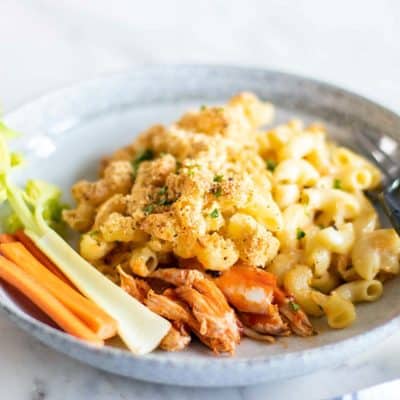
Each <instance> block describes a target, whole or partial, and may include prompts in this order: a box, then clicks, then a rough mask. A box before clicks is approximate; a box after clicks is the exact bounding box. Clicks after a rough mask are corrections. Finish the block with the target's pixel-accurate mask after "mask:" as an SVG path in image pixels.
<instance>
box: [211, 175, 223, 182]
mask: <svg viewBox="0 0 400 400" xmlns="http://www.w3.org/2000/svg"><path fill="white" fill-rule="evenodd" d="M222 179H224V176H223V175H215V176H214V179H213V181H214V182H222Z"/></svg>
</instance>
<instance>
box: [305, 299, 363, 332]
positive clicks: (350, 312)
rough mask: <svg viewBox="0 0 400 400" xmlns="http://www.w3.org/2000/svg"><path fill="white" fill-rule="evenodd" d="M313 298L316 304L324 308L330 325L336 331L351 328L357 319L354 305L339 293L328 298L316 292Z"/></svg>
mask: <svg viewBox="0 0 400 400" xmlns="http://www.w3.org/2000/svg"><path fill="white" fill-rule="evenodd" d="M311 297H312V299H313V301H315V303H317V304H318V305H319V306H320V307H322V309H323V311H324V313H325V315H326V318H327V321H328V325H329V326H330V327H331V328H334V329H343V328H346V327H348V326H350V325H351V324H352V323H353V322H354V321H355V319H356V310H355V307H354V304H353V303H352V302H351V301H349V300H346V299H344V298H343V297H341V296H340V295H338V294H337V293H332V294H331V295H329V296H326V295H324V294H322V293H320V292H316V291H314V292H313V293H312V294H311Z"/></svg>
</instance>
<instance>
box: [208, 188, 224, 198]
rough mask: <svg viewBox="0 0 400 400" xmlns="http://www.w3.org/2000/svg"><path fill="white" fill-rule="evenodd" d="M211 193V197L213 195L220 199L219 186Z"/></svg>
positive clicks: (220, 191) (220, 190)
mask: <svg viewBox="0 0 400 400" xmlns="http://www.w3.org/2000/svg"><path fill="white" fill-rule="evenodd" d="M211 192H212V193H213V195H214V196H215V197H221V194H222V189H221V186H217V187H215V188H213V189H212V190H211Z"/></svg>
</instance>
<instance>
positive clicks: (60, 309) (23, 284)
mask: <svg viewBox="0 0 400 400" xmlns="http://www.w3.org/2000/svg"><path fill="white" fill-rule="evenodd" d="M0 278H2V279H4V280H5V281H6V282H8V283H9V284H10V285H12V286H14V287H15V288H16V289H18V290H19V291H20V292H22V293H23V294H24V295H25V296H26V297H28V298H29V299H30V300H31V301H32V302H33V303H35V304H36V305H37V306H38V307H39V308H40V309H41V310H42V311H43V312H45V313H46V314H47V315H48V316H49V317H50V318H51V319H52V320H53V321H54V322H55V323H56V324H57V325H58V326H59V327H60V328H62V329H63V330H64V331H65V332H67V333H69V334H71V335H73V336H76V337H78V338H80V339H84V340H87V341H88V342H91V343H93V344H96V345H103V344H104V342H103V341H102V340H101V339H99V338H98V336H97V335H95V334H94V333H93V332H92V331H91V330H90V329H89V328H88V327H87V326H86V325H85V324H83V322H81V321H80V320H79V319H78V318H77V317H76V316H75V315H74V314H72V312H71V311H69V310H68V309H67V308H66V307H65V306H64V305H63V304H62V303H60V302H59V301H58V300H57V299H56V298H55V297H54V296H53V295H52V294H51V293H50V292H49V291H47V290H46V289H45V288H43V287H42V286H41V285H40V284H39V283H38V282H37V281H36V280H35V279H33V278H32V277H30V276H29V275H28V274H27V273H26V272H25V271H23V270H22V269H20V268H19V267H18V266H17V265H15V264H14V263H12V262H11V261H9V260H7V259H6V258H5V257H3V256H0Z"/></svg>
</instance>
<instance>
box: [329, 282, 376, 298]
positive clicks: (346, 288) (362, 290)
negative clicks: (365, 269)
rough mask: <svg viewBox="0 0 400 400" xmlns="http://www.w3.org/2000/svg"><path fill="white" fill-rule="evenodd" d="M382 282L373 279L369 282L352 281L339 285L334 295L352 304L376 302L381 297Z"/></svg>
mask: <svg viewBox="0 0 400 400" xmlns="http://www.w3.org/2000/svg"><path fill="white" fill-rule="evenodd" d="M382 292H383V285H382V282H380V281H378V280H376V279H374V280H371V281H364V280H362V281H354V282H349V283H345V284H343V285H340V286H339V287H337V288H336V289H335V293H337V294H338V295H340V296H342V297H343V298H344V299H346V300H349V301H351V302H352V303H358V302H362V301H376V300H378V299H379V298H380V297H381V296H382Z"/></svg>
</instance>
